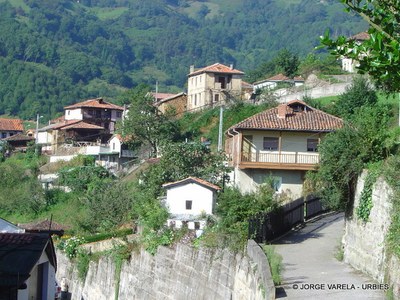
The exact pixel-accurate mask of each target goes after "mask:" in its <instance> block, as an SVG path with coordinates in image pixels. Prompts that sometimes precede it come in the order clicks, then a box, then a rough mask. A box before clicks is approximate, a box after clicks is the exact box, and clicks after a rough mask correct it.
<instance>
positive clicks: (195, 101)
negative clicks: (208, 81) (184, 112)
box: [194, 94, 197, 106]
mask: <svg viewBox="0 0 400 300" xmlns="http://www.w3.org/2000/svg"><path fill="white" fill-rule="evenodd" d="M196 105H197V94H196V95H194V106H196Z"/></svg>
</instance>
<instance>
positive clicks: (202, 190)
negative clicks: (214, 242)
mask: <svg viewBox="0 0 400 300" xmlns="http://www.w3.org/2000/svg"><path fill="white" fill-rule="evenodd" d="M163 187H164V188H165V189H166V190H167V197H166V206H167V208H168V210H169V212H170V218H169V219H168V221H167V222H168V224H167V225H168V226H171V227H177V228H180V227H182V225H183V224H187V226H188V228H189V229H203V228H204V226H205V225H206V220H205V218H204V216H205V215H212V214H213V213H214V207H215V201H216V196H217V191H218V190H220V187H219V186H217V185H215V184H212V183H210V182H208V181H206V180H203V179H200V178H197V177H188V178H186V179H183V180H180V181H176V182H171V183H166V184H164V185H163Z"/></svg>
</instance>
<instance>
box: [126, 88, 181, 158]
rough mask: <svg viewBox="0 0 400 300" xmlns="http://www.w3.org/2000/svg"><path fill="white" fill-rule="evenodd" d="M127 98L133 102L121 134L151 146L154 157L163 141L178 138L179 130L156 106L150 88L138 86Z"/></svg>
mask: <svg viewBox="0 0 400 300" xmlns="http://www.w3.org/2000/svg"><path fill="white" fill-rule="evenodd" d="M126 97H127V98H129V99H130V100H131V102H130V105H129V112H128V116H127V118H126V119H125V120H124V121H123V122H122V130H121V133H122V135H123V136H124V137H126V138H128V139H133V140H134V141H135V142H138V143H139V144H141V145H143V144H148V145H150V147H151V149H152V151H151V156H153V157H154V156H156V154H157V152H158V150H159V149H158V148H159V145H160V143H161V142H162V141H164V140H169V141H173V140H175V139H176V138H177V136H178V128H177V126H176V124H175V123H174V122H172V121H171V120H169V119H168V118H167V116H166V115H164V114H162V113H161V112H160V111H159V110H158V108H157V107H156V106H155V105H154V98H153V96H152V95H151V94H150V87H149V86H147V85H144V84H141V85H138V86H137V87H135V88H134V89H132V90H131V91H129V92H128V94H127V96H126Z"/></svg>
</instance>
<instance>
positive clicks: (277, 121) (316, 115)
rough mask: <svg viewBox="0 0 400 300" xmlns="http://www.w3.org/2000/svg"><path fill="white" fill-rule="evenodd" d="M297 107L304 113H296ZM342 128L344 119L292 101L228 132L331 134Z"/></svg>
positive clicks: (300, 102)
mask: <svg viewBox="0 0 400 300" xmlns="http://www.w3.org/2000/svg"><path fill="white" fill-rule="evenodd" d="M296 107H300V108H302V111H299V112H296V111H295V108H296ZM341 127H343V120H342V119H340V118H338V117H335V116H332V115H330V114H327V113H325V112H323V111H321V110H318V109H315V108H313V107H311V106H309V105H308V104H307V103H305V102H303V101H301V100H292V101H290V102H288V103H283V104H280V105H279V106H277V107H275V108H271V109H267V110H265V111H263V112H260V113H258V114H255V115H254V116H252V117H249V118H247V119H245V120H243V121H241V122H239V123H238V124H236V125H233V126H232V127H231V128H229V129H228V131H230V130H232V129H235V130H243V129H255V130H288V131H313V132H330V131H335V130H337V129H339V128H341Z"/></svg>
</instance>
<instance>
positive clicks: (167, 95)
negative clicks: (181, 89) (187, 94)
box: [151, 92, 176, 101]
mask: <svg viewBox="0 0 400 300" xmlns="http://www.w3.org/2000/svg"><path fill="white" fill-rule="evenodd" d="M151 95H152V96H153V98H154V99H156V101H162V100H164V99H166V98H170V97H173V96H175V95H176V94H171V93H155V92H151ZM156 96H157V97H156Z"/></svg>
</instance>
